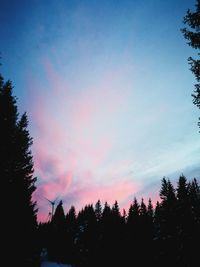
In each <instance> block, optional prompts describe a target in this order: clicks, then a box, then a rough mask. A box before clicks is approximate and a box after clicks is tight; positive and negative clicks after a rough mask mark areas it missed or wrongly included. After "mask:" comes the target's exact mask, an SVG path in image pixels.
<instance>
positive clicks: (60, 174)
mask: <svg viewBox="0 0 200 267" xmlns="http://www.w3.org/2000/svg"><path fill="white" fill-rule="evenodd" d="M194 3H195V1H189V0H187V1H186V0H185V1H184V0H175V1H172V0H169V1H161V0H152V1H148V0H144V1H135V0H132V1H126V0H124V1H117V0H115V1H114V0H113V1H111V0H107V1H92V0H90V1H89V0H88V1H86V0H84V1H64V0H63V1H62V0H61V1H38V0H35V1H4V0H3V1H1V10H0V25H1V28H0V33H1V44H0V51H1V55H2V59H1V61H2V67H1V72H2V74H3V76H4V77H5V79H11V80H12V81H13V84H14V93H15V95H16V96H17V97H18V104H19V109H20V111H21V112H23V111H27V113H28V116H29V119H30V133H31V135H32V136H33V138H34V145H33V154H34V161H35V175H37V177H38V182H37V185H38V190H37V192H36V195H35V197H36V198H37V200H38V205H39V208H40V214H41V218H44V217H45V214H47V207H46V206H45V204H46V203H44V198H43V196H44V197H47V198H52V199H53V198H55V197H57V196H58V197H60V198H63V199H64V203H65V206H66V207H67V208H68V207H69V206H70V205H72V204H74V205H75V206H76V207H78V208H80V207H82V206H83V205H84V204H86V203H88V202H90V203H91V202H95V201H96V200H97V199H98V198H100V199H101V200H102V201H105V200H108V201H109V202H113V201H114V200H115V199H118V200H119V203H120V205H121V206H124V207H127V205H128V204H129V203H130V201H131V200H132V199H133V197H134V196H137V197H138V198H141V197H142V196H143V197H145V198H147V197H149V196H150V197H152V198H153V199H156V198H157V197H158V194H157V191H158V188H159V186H160V180H161V178H162V177H163V176H167V177H169V178H171V179H172V180H175V181H176V180H177V179H178V176H179V175H180V174H182V173H184V174H185V175H186V176H188V178H193V177H197V178H199V159H200V157H199V149H200V139H199V133H198V127H197V120H198V116H199V112H198V109H197V108H196V107H195V106H194V105H193V104H192V98H191V93H192V90H193V84H194V82H195V81H194V77H193V75H192V73H191V72H190V71H189V66H188V64H187V58H188V57H189V56H191V55H193V56H195V52H196V51H193V49H192V48H190V47H188V45H187V44H186V41H185V40H184V38H183V36H182V34H181V32H180V28H182V27H183V23H182V21H183V16H184V15H185V14H186V10H187V9H188V8H191V9H193V8H194Z"/></svg>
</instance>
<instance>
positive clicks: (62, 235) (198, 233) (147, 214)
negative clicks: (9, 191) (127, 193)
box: [39, 175, 200, 267]
mask: <svg viewBox="0 0 200 267" xmlns="http://www.w3.org/2000/svg"><path fill="white" fill-rule="evenodd" d="M160 198H161V201H160V202H157V204H156V207H155V209H154V208H153V205H152V203H151V199H149V200H148V204H147V205H146V204H145V201H144V199H141V202H140V204H139V203H138V201H137V199H136V198H134V200H133V202H132V203H131V205H130V208H129V211H128V215H126V213H125V212H124V211H123V215H122V214H121V212H120V209H119V205H118V202H117V201H115V203H114V204H113V205H112V207H110V206H109V205H108V203H107V202H106V203H105V205H104V207H103V209H102V205H101V202H100V200H98V201H97V203H96V204H95V207H93V205H91V204H90V205H86V206H85V207H84V208H83V209H82V210H81V211H79V213H78V215H77V216H76V212H75V208H74V207H73V206H72V207H71V208H70V210H69V211H68V213H67V214H66V216H65V215H64V211H63V208H62V202H60V203H59V205H58V206H57V208H56V211H55V215H54V217H53V220H52V222H51V223H45V224H43V225H40V227H39V229H43V231H41V230H40V236H43V239H42V240H43V241H42V242H43V243H42V244H43V247H47V248H48V252H49V255H50V259H52V260H54V261H57V262H66V263H71V264H73V265H74V266H77V267H79V266H80V267H82V266H84V267H91V266H96V267H100V266H105V267H107V266H109V267H110V266H117V267H118V266H129V265H133V266H134V265H137V266H142V267H143V266H147V265H149V266H176V267H177V266H178V267H182V266H187V267H193V266H196V265H195V263H196V262H197V261H198V246H197V245H196V244H197V243H198V241H199V240H200V187H199V185H198V182H197V180H196V179H193V180H192V181H191V182H188V181H187V179H186V177H184V176H183V175H181V176H180V178H179V180H178V183H177V187H175V186H174V185H173V184H172V183H171V181H170V180H169V179H166V178H165V177H164V178H163V179H162V181H161V189H160ZM47 233H48V234H47ZM52 233H53V234H52ZM44 237H45V238H46V239H45V238H44Z"/></svg>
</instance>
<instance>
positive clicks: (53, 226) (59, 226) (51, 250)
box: [48, 200, 67, 262]
mask: <svg viewBox="0 0 200 267" xmlns="http://www.w3.org/2000/svg"><path fill="white" fill-rule="evenodd" d="M49 235H50V238H49V245H48V254H49V256H50V259H51V260H55V261H58V262H65V261H66V241H67V231H66V218H65V213H64V209H63V203H62V200H61V201H60V202H59V203H58V205H57V207H56V210H55V213H54V215H53V219H52V221H51V223H50V232H49Z"/></svg>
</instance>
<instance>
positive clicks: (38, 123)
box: [30, 59, 138, 218]
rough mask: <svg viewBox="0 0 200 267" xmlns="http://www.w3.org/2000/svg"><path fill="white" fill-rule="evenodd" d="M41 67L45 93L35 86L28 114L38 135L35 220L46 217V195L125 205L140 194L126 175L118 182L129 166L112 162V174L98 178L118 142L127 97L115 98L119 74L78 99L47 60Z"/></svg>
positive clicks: (83, 203) (135, 185) (83, 201)
mask: <svg viewBox="0 0 200 267" xmlns="http://www.w3.org/2000/svg"><path fill="white" fill-rule="evenodd" d="M43 66H44V70H45V73H46V83H47V85H48V84H49V89H48V91H47V89H46V88H45V87H44V85H42V83H38V84H39V89H40V90H39V91H37V94H39V95H38V96H37V97H36V98H34V97H33V99H34V101H33V106H32V112H31V115H32V118H33V121H34V129H33V132H34V133H35V136H36V137H35V138H34V146H33V152H34V162H35V173H36V175H37V176H38V177H39V182H38V189H37V192H36V193H35V196H34V198H35V199H36V200H37V201H38V205H39V208H40V210H41V214H43V215H41V216H40V214H39V218H44V217H45V216H44V214H45V209H46V212H47V207H46V204H45V201H44V197H46V198H49V199H54V198H55V197H57V196H60V197H63V198H66V199H67V197H68V196H69V195H71V196H72V195H75V196H76V197H77V199H78V202H76V203H77V205H78V206H79V207H81V206H83V205H85V204H86V203H88V202H95V201H96V200H97V199H98V198H99V199H102V200H105V201H108V202H114V200H116V199H117V200H118V201H119V202H121V203H122V202H124V201H125V200H126V198H127V196H129V195H131V194H133V193H134V192H135V191H137V190H138V185H137V184H136V183H134V182H133V181H131V180H130V177H128V178H127V179H125V178H123V177H122V179H121V180H120V179H118V178H117V175H120V177H121V174H122V173H123V172H127V171H126V169H127V168H128V166H129V162H126V161H124V162H121V164H117V165H115V164H113V166H111V167H109V168H110V170H107V171H104V174H105V175H106V174H107V175H108V177H103V174H102V169H103V168H104V165H105V162H106V160H107V159H108V157H109V156H110V155H111V153H112V148H113V142H114V140H115V139H116V134H117V131H116V127H115V124H114V122H116V118H117V116H118V114H120V112H121V111H123V106H124V103H125V100H126V97H127V95H126V93H125V92H124V94H119V80H120V79H121V77H120V76H119V73H118V71H117V72H116V73H111V72H110V73H107V75H105V76H104V77H103V78H102V80H101V81H99V82H98V83H97V84H96V86H95V88H87V90H85V91H83V90H82V91H80V92H79V94H78V95H77V94H73V92H72V89H71V88H70V87H69V86H68V85H67V86H66V81H65V79H64V78H63V77H61V76H60V75H58V73H57V71H56V70H55V68H54V66H53V65H52V64H51V62H50V61H49V60H48V59H46V60H45V61H44V62H43ZM30 90H31V91H32V90H33V88H32V87H31V88H30ZM32 93H33V94H34V92H32ZM108 165H109V164H108ZM114 165H115V166H114ZM107 179H108V180H107ZM109 179H110V180H109ZM100 180H101V182H100ZM71 204H73V203H71ZM47 214H48V212H47Z"/></svg>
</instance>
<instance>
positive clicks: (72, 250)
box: [66, 206, 78, 264]
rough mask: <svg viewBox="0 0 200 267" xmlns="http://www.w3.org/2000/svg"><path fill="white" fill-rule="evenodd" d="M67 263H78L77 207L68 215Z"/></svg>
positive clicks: (72, 208) (70, 210) (71, 209)
mask: <svg viewBox="0 0 200 267" xmlns="http://www.w3.org/2000/svg"><path fill="white" fill-rule="evenodd" d="M66 231H67V239H66V262H67V263H71V264H75V263H76V247H75V245H76V241H77V236H78V225H77V218H76V210H75V207H74V206H72V207H71V208H70V209H69V211H68V213H67V214H66Z"/></svg>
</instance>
